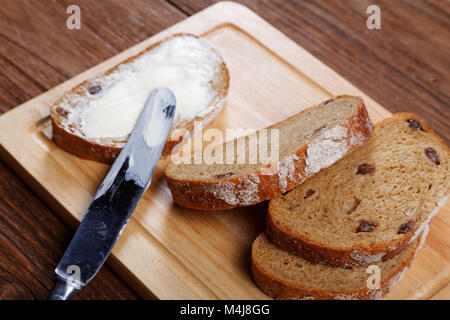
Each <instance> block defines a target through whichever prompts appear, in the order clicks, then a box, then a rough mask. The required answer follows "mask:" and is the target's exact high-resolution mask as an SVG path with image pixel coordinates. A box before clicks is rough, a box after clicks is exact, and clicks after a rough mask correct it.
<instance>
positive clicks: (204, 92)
mask: <svg viewBox="0 0 450 320" xmlns="http://www.w3.org/2000/svg"><path fill="white" fill-rule="evenodd" d="M228 86H229V74H228V69H227V67H226V65H225V62H224V61H223V59H222V57H221V55H220V53H219V52H218V51H216V50H215V49H214V48H213V47H212V46H211V45H210V44H209V43H208V42H207V41H206V40H205V39H203V38H197V37H196V36H194V35H190V34H176V35H174V36H172V37H169V38H167V39H164V40H162V41H159V42H157V43H155V44H153V45H151V46H150V47H148V48H147V49H145V50H144V51H142V52H141V53H139V54H138V55H136V56H134V57H131V58H128V59H127V60H125V61H123V62H122V63H120V64H118V65H117V66H115V67H113V68H112V69H110V70H108V71H107V72H105V73H104V74H100V75H99V76H97V77H95V78H93V79H90V80H87V81H84V82H83V83H81V84H79V85H78V86H76V87H75V88H73V89H72V90H71V91H69V92H66V93H65V94H64V95H63V96H62V97H61V98H60V99H59V100H57V101H56V102H55V103H54V104H53V105H52V106H51V119H52V127H53V139H54V141H55V142H56V144H57V145H58V146H60V147H61V148H62V149H64V150H66V151H68V152H70V153H73V154H75V155H77V156H79V157H81V158H85V159H91V160H96V161H100V162H105V163H112V162H113V161H114V159H115V158H116V156H117V155H118V154H119V152H120V150H121V149H122V147H123V146H124V145H125V143H126V141H127V139H128V136H129V134H130V133H131V131H132V129H133V128H134V125H135V123H136V120H137V118H138V116H139V114H140V111H141V110H142V108H143V106H144V103H145V100H146V98H147V97H148V95H149V94H150V92H151V90H152V89H154V88H155V87H168V88H170V89H171V90H172V91H173V92H174V94H175V97H176V99H177V108H176V112H175V118H174V122H173V125H172V129H171V131H170V133H169V138H168V140H167V142H166V145H165V146H164V149H163V151H162V155H163V156H168V155H169V154H171V151H172V149H173V148H174V147H175V146H177V145H178V144H179V143H181V142H182V141H183V140H184V138H186V137H188V136H189V134H193V132H192V131H193V128H194V121H201V122H202V125H203V126H206V125H207V124H208V123H209V122H210V121H211V120H213V119H214V118H215V117H216V116H217V115H218V114H219V112H220V111H221V109H222V106H223V104H224V101H225V98H226V96H227V93H228Z"/></svg>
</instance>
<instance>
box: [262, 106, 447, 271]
mask: <svg viewBox="0 0 450 320" xmlns="http://www.w3.org/2000/svg"><path fill="white" fill-rule="evenodd" d="M393 117H398V118H402V119H404V118H407V119H410V118H413V119H415V120H417V121H419V122H420V124H421V125H422V128H423V130H424V131H425V132H428V133H430V134H432V135H433V136H434V137H435V138H436V139H437V142H438V143H439V144H441V146H442V147H443V149H444V150H447V155H450V153H449V149H448V147H447V145H446V144H445V142H444V141H443V140H442V139H441V138H440V137H439V136H437V135H436V133H434V132H433V131H432V130H431V128H430V127H428V126H427V125H426V124H425V123H424V122H423V121H422V120H420V119H419V118H418V116H417V115H415V114H412V113H397V114H394V115H393ZM385 121H387V120H383V121H381V122H379V123H378V124H377V125H376V126H380V125H383V123H384V122H385ZM445 200H446V197H444V199H442V200H441V201H440V202H439V203H440V205H443V204H444V203H445ZM273 205H274V204H273V202H272V201H270V203H269V208H268V215H267V225H266V234H267V236H268V237H269V238H270V239H271V240H272V242H273V243H275V244H276V245H277V246H278V247H280V248H281V249H283V250H286V251H288V252H289V253H291V254H294V255H297V256H299V257H301V258H303V259H305V260H307V261H310V262H312V263H321V264H327V265H330V266H333V267H340V268H346V267H352V266H364V265H368V264H371V263H374V262H377V261H385V260H387V259H390V258H393V257H395V256H396V255H398V254H399V253H401V252H402V251H403V250H405V249H406V248H407V247H408V245H409V244H410V243H411V242H413V241H414V240H415V237H417V235H418V233H420V232H421V230H422V229H423V228H424V227H425V225H428V224H429V223H430V222H431V219H432V218H433V216H434V214H437V212H438V211H439V208H440V205H439V204H438V206H437V207H436V208H435V209H434V211H433V212H430V215H429V217H428V220H426V221H424V222H423V223H422V224H420V225H416V226H414V227H413V229H412V230H411V232H408V233H407V234H405V235H404V236H403V237H402V238H400V239H393V240H392V241H390V242H388V243H377V244H374V245H372V246H370V247H362V246H353V247H349V248H345V249H342V248H338V247H335V248H332V247H326V246H323V245H321V244H319V243H312V242H310V241H308V240H307V239H304V238H302V237H300V236H298V235H294V234H293V233H292V232H290V230H287V229H284V228H281V227H280V226H278V225H277V224H276V223H275V222H274V221H273V217H272V214H271V212H272V211H273V210H274V208H273ZM355 257H363V258H359V259H356V258H355ZM364 257H365V258H364Z"/></svg>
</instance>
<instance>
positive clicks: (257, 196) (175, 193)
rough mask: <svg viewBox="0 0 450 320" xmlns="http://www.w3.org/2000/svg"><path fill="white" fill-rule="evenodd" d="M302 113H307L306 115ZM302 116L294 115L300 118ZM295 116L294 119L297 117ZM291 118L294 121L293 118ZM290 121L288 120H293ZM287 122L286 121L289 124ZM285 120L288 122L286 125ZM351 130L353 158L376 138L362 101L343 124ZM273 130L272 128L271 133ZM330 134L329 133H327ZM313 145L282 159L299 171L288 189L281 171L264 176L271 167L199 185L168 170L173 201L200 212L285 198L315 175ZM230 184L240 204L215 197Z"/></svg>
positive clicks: (301, 148)
mask: <svg viewBox="0 0 450 320" xmlns="http://www.w3.org/2000/svg"><path fill="white" fill-rule="evenodd" d="M342 97H348V96H345V95H342V96H337V97H335V98H334V99H337V98H342ZM306 110H307V109H306ZM306 110H303V111H302V112H300V113H303V112H304V111H306ZM297 115H298V114H296V115H294V116H297ZM294 116H292V117H294ZM290 118H291V117H290ZM290 118H288V119H290ZM288 119H286V120H288ZM286 120H284V121H286ZM340 125H341V126H342V127H344V128H345V129H346V130H347V133H348V134H347V137H346V138H345V139H344V140H345V142H346V144H347V146H348V150H347V152H346V153H345V154H344V156H345V155H346V154H349V153H350V152H352V151H353V150H354V149H356V148H357V147H359V146H360V145H361V144H362V143H363V142H364V141H366V140H367V139H368V138H369V137H370V136H371V134H372V123H371V121H370V118H369V116H368V113H367V110H366V107H365V105H364V102H363V101H362V99H360V101H359V104H358V108H357V111H356V112H355V113H354V114H353V115H351V116H350V117H348V118H347V119H346V120H344V121H343V123H341V124H340ZM271 127H272V126H270V127H268V128H267V129H270V128H271ZM325 132H326V131H325ZM355 137H360V138H361V139H362V141H361V144H353V143H351V141H352V138H353V139H354V138H355ZM309 145H311V143H306V144H304V145H302V146H301V147H300V148H299V149H297V150H295V151H294V152H293V153H291V154H290V155H288V156H286V157H285V158H283V159H281V160H280V161H279V163H282V162H283V161H292V162H293V164H294V166H295V170H294V173H293V174H292V176H293V177H295V179H292V180H291V179H286V182H287V183H286V186H285V187H284V188H282V187H280V180H279V175H278V173H279V171H278V169H277V170H276V171H275V173H274V174H273V175H265V174H263V173H264V172H265V171H264V170H265V169H266V168H269V165H266V166H265V167H261V168H259V169H258V170H257V171H256V172H253V173H251V174H248V175H246V176H235V177H229V178H225V179H221V180H218V181H217V182H215V181H196V180H182V179H176V178H174V177H172V176H170V174H169V173H168V170H167V169H166V178H167V183H168V186H169V188H170V191H171V193H172V198H173V201H174V202H175V203H177V204H179V205H181V206H184V207H188V208H192V209H198V210H227V209H232V208H235V207H238V206H248V205H253V204H256V203H259V202H262V201H264V200H268V199H272V198H274V197H277V196H279V195H282V194H283V193H285V192H286V191H288V190H291V189H293V188H294V187H295V186H297V185H299V184H301V183H302V182H303V181H305V180H306V179H307V178H308V177H309V176H311V174H308V173H307V172H306V170H305V168H306V159H307V152H306V151H307V149H308V146H309ZM255 181H256V182H257V185H258V188H257V190H256V191H254V192H252V193H251V194H250V195H248V194H247V195H246V197H245V198H244V199H242V198H240V197H239V194H240V193H242V191H243V190H245V191H249V192H251V191H252V190H246V189H245V188H246V185H248V184H249V182H250V185H252V183H254V182H255ZM223 183H226V184H227V189H228V190H227V192H229V193H231V194H232V195H233V197H234V198H235V199H236V200H237V201H236V203H230V202H227V201H225V200H223V199H221V198H219V197H217V196H216V195H215V193H214V192H212V191H211V190H215V189H216V188H218V186H219V188H220V184H223Z"/></svg>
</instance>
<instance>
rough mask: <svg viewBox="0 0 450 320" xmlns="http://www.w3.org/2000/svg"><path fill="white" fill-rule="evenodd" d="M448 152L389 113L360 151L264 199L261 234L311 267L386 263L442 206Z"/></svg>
mask: <svg viewBox="0 0 450 320" xmlns="http://www.w3.org/2000/svg"><path fill="white" fill-rule="evenodd" d="M449 155H450V152H449V149H448V147H447V146H446V144H445V143H444V142H443V141H442V140H441V139H440V138H439V137H437V136H436V134H435V133H434V132H433V131H432V130H431V129H430V128H429V127H428V126H427V125H426V124H425V123H424V122H423V121H422V120H420V119H419V118H418V117H417V116H416V115H414V114H410V113H399V114H395V115H394V116H393V117H392V118H388V119H385V120H384V121H382V122H380V123H378V124H377V125H376V126H375V129H374V132H373V135H372V137H371V138H370V139H369V141H367V142H366V143H365V144H364V145H363V146H362V147H361V148H359V149H358V150H355V152H353V153H352V154H350V155H348V156H347V157H345V158H344V159H342V160H341V161H339V162H337V163H335V164H334V165H333V166H331V167H329V168H327V169H325V170H323V171H321V172H319V173H318V174H317V175H315V176H314V177H312V178H311V179H309V180H308V181H306V182H305V183H304V184H302V185H300V186H298V187H297V188H295V189H293V190H291V191H290V192H288V193H286V194H285V195H282V196H280V197H278V198H274V199H272V200H271V201H270V204H269V213H268V216H267V234H268V236H269V238H271V240H272V241H273V242H274V243H275V244H276V245H277V246H279V247H280V248H282V249H284V250H286V251H288V252H290V253H292V254H295V255H297V256H300V257H302V258H303V259H305V260H308V261H310V262H313V263H322V264H327V265H331V266H335V267H352V266H358V265H368V264H371V263H376V262H379V261H384V260H386V259H389V258H392V257H394V256H396V255H398V254H399V253H400V252H402V250H404V249H405V248H407V247H408V245H409V244H411V243H412V242H414V241H415V239H416V238H417V237H418V236H419V234H421V233H423V232H425V231H426V230H427V229H428V227H429V224H430V222H431V219H432V218H433V216H434V215H435V214H436V213H437V212H438V211H439V209H440V207H442V206H443V205H444V203H445V201H446V198H447V195H448V193H449V191H450V184H449V183H450V182H449V181H450V157H449Z"/></svg>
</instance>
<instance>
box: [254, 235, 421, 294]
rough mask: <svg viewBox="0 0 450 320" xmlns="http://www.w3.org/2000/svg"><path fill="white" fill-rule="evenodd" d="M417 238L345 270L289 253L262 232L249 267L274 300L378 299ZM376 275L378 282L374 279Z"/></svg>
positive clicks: (413, 249) (416, 244) (401, 269)
mask: <svg viewBox="0 0 450 320" xmlns="http://www.w3.org/2000/svg"><path fill="white" fill-rule="evenodd" d="M422 240H424V238H422ZM419 241H420V240H419V239H418V240H416V241H415V242H414V243H413V244H411V245H410V246H409V247H408V248H407V249H406V250H404V251H403V252H402V253H401V254H400V255H398V256H396V257H394V258H392V259H389V260H387V261H384V262H376V263H374V264H373V265H371V266H370V269H367V268H366V267H362V266H358V267H353V268H348V269H344V268H333V267H331V266H327V265H323V264H314V263H311V262H309V261H307V260H304V259H302V258H300V257H298V256H295V255H292V254H290V253H288V252H286V251H284V250H282V249H280V248H278V247H277V246H276V245H275V244H274V243H273V242H271V241H270V239H269V238H268V237H267V236H266V235H265V234H264V233H261V234H260V235H259V236H258V238H256V240H255V241H254V242H253V245H252V264H251V270H252V275H253V278H254V280H255V282H256V284H257V285H258V286H259V287H260V288H261V290H262V291H264V292H265V293H266V294H268V295H269V296H271V297H273V298H275V299H303V300H315V299H317V300H325V299H329V300H332V299H335V300H356V299H380V298H382V297H383V296H384V295H386V294H387V293H388V292H389V291H390V290H391V289H392V288H393V287H394V286H395V284H396V283H397V282H398V281H399V280H400V278H401V277H402V276H403V274H404V273H405V271H406V270H407V268H408V266H409V265H410V263H411V261H412V260H413V258H414V255H415V252H416V251H417V250H418V247H419V246H420V243H419ZM378 272H379V273H378ZM377 274H379V276H380V281H379V285H377V282H376V280H375V277H376V276H377ZM371 276H373V277H372V278H371Z"/></svg>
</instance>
